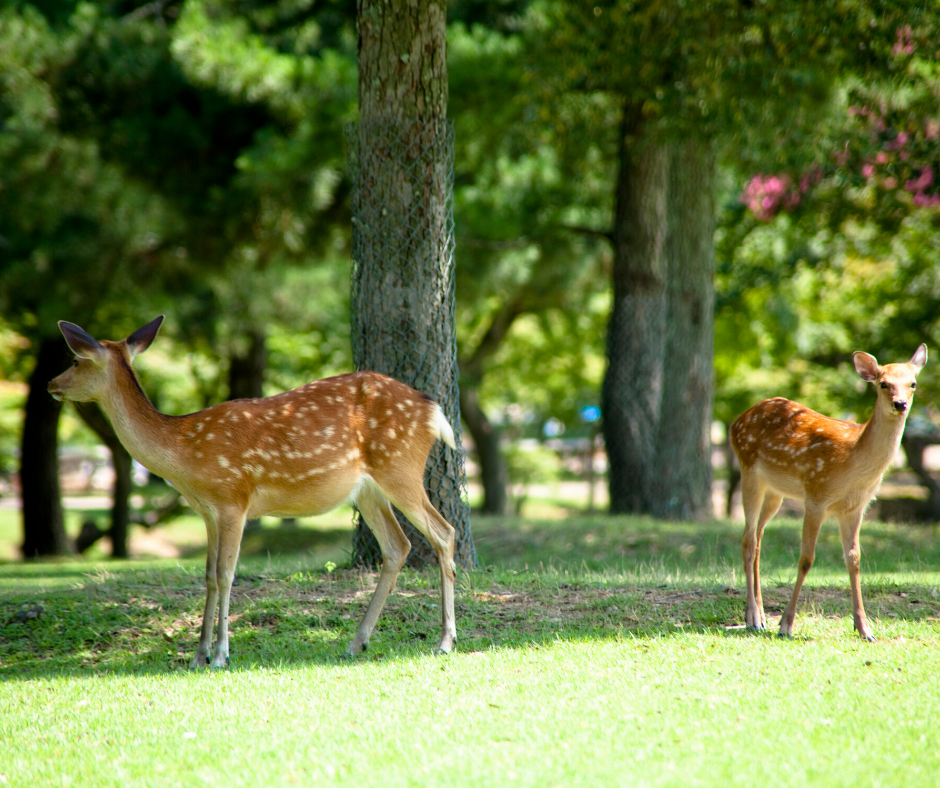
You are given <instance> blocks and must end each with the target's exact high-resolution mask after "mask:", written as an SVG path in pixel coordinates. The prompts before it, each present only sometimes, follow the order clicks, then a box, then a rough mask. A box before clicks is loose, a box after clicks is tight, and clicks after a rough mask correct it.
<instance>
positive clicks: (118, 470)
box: [75, 402, 133, 558]
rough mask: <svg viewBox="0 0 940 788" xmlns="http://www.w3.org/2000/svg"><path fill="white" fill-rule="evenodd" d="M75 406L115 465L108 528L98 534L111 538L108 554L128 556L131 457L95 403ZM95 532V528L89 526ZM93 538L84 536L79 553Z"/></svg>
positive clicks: (115, 556)
mask: <svg viewBox="0 0 940 788" xmlns="http://www.w3.org/2000/svg"><path fill="white" fill-rule="evenodd" d="M75 409H76V410H77V411H78V414H79V415H80V416H81V417H82V420H83V421H84V422H85V423H86V424H87V425H88V426H89V427H90V428H91V430H92V431H93V432H94V433H95V435H97V436H98V438H99V439H100V440H101V442H102V443H103V444H104V445H105V446H107V447H108V449H109V450H110V452H111V464H112V465H113V467H114V489H113V491H112V498H111V527H110V528H109V529H108V531H107V532H100V534H101V536H104V535H105V533H107V536H108V537H109V538H110V539H111V555H112V556H113V557H114V558H127V557H128V552H127V530H128V526H129V525H130V521H131V508H130V497H131V490H132V488H133V482H132V480H131V464H132V462H133V460H132V459H131V455H130V454H128V453H127V449H125V448H124V444H122V443H121V441H120V440H119V439H118V436H117V433H115V432H114V428H113V427H112V426H111V422H109V421H108V419H107V417H106V416H105V415H104V413H103V411H102V410H101V408H100V407H98V405H97V403H94V402H76V403H75ZM91 530H92V532H94V530H95V529H94V528H92V529H91ZM94 541H95V539H94V538H91V535H89V536H87V537H86V541H85V542H84V543H83V544H82V545H81V546H79V552H82V551H84V550H86V549H88V547H90V546H91V545H92V544H94Z"/></svg>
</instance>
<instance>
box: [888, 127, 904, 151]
mask: <svg viewBox="0 0 940 788" xmlns="http://www.w3.org/2000/svg"><path fill="white" fill-rule="evenodd" d="M909 140H910V136H909V135H908V134H907V132H906V131H899V132H898V136H897V137H895V138H894V139H893V140H891V142H888V143H886V144H885V150H900V149H901V148H903V147H904V146H905V145H907V143H908V141H909Z"/></svg>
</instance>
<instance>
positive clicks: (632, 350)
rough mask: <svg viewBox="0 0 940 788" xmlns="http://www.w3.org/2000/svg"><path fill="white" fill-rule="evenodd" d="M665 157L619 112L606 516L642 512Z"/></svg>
mask: <svg viewBox="0 0 940 788" xmlns="http://www.w3.org/2000/svg"><path fill="white" fill-rule="evenodd" d="M668 171H669V156H668V151H667V149H666V148H665V147H664V146H663V145H660V144H657V143H655V142H653V141H650V140H645V139H643V123H642V119H641V117H640V112H639V110H638V109H637V108H634V107H632V106H630V105H627V106H626V107H625V109H624V115H623V127H622V134H621V149H620V170H619V174H618V178H617V194H616V215H615V222H614V229H613V245H614V262H613V304H612V309H611V316H610V323H609V325H608V329H607V361H608V365H607V372H606V374H605V376H604V383H603V389H602V393H601V397H602V412H603V418H604V423H603V429H604V441H605V444H606V447H607V455H608V463H609V478H608V485H609V488H610V510H611V512H613V513H626V512H635V513H639V512H648V511H649V510H650V501H651V497H652V488H653V483H654V478H655V471H656V465H655V455H656V442H657V440H658V438H659V419H660V407H661V401H662V387H663V376H664V355H665V348H666V310H667V287H666V275H667V271H666V258H665V252H666V249H665V245H666V235H667V232H666V229H667V212H666V196H667V191H668V177H667V176H668Z"/></svg>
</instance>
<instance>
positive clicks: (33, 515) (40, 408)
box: [20, 337, 71, 558]
mask: <svg viewBox="0 0 940 788" xmlns="http://www.w3.org/2000/svg"><path fill="white" fill-rule="evenodd" d="M70 361H71V356H70V354H69V351H68V346H67V345H66V344H65V340H64V339H62V338H61V337H58V338H56V339H44V340H43V341H42V342H41V343H40V345H39V352H38V353H37V356H36V366H35V368H34V369H33V373H32V375H31V376H30V378H29V395H28V396H27V398H26V412H25V415H24V419H23V436H22V442H21V454H20V486H21V489H22V496H23V555H24V556H25V557H26V558H35V557H39V556H50V555H66V554H67V553H69V552H70V547H69V543H68V539H67V538H66V535H65V519H64V516H63V512H62V494H61V491H60V489H59V460H58V455H57V452H58V434H57V433H58V427H59V415H60V414H61V412H62V403H60V402H56V400H54V399H53V398H52V397H51V396H49V393H48V391H47V387H48V385H49V381H50V380H52V378H54V377H55V376H56V375H58V374H60V373H62V372H64V371H65V370H66V369H67V368H68V366H69V363H70Z"/></svg>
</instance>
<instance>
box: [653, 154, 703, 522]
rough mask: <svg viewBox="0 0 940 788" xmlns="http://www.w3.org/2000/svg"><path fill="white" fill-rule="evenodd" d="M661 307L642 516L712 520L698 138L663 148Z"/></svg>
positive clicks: (701, 200)
mask: <svg viewBox="0 0 940 788" xmlns="http://www.w3.org/2000/svg"><path fill="white" fill-rule="evenodd" d="M670 151H671V163H670V167H669V203H668V211H669V223H668V228H669V229H668V236H667V240H666V258H667V260H668V261H669V275H668V278H667V287H666V290H667V293H668V312H667V318H666V352H665V364H664V367H663V386H662V400H661V406H660V407H661V411H660V412H661V418H660V421H659V437H658V439H657V441H656V452H657V453H656V473H655V477H654V485H653V490H652V492H653V495H652V499H651V500H650V510H649V513H650V514H652V515H655V516H657V517H667V518H669V519H674V520H709V519H712V518H714V506H713V503H712V498H711V480H712V473H711V419H712V381H713V377H714V376H713V363H712V362H713V357H714V351H713V343H714V326H713V317H714V302H715V294H714V281H715V247H714V235H715V198H714V194H715V157H714V153H713V150H712V146H711V145H710V144H709V143H708V142H705V141H700V140H684V141H682V142H680V143H678V144H675V145H672V146H670Z"/></svg>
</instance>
